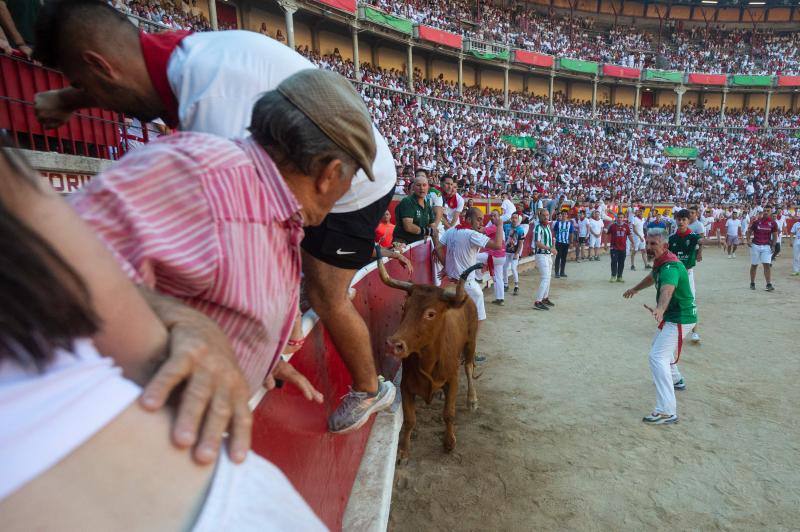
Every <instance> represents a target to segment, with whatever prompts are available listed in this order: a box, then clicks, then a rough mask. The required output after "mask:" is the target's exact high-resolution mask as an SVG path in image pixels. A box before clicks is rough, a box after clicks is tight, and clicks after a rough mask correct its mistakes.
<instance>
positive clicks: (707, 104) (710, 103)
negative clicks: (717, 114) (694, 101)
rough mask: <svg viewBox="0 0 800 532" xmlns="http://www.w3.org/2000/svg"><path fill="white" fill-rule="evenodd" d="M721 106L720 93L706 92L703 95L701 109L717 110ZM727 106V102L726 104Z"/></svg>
mask: <svg viewBox="0 0 800 532" xmlns="http://www.w3.org/2000/svg"><path fill="white" fill-rule="evenodd" d="M721 106H722V93H721V92H706V93H703V107H704V108H706V109H714V108H716V109H719V108H720V107H721ZM726 106H727V102H726Z"/></svg>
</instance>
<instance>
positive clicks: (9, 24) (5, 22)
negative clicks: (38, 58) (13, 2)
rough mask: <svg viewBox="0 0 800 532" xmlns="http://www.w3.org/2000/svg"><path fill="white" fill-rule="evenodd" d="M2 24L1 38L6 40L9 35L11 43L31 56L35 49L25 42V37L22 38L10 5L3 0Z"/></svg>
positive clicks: (1, 0)
mask: <svg viewBox="0 0 800 532" xmlns="http://www.w3.org/2000/svg"><path fill="white" fill-rule="evenodd" d="M0 26H1V27H2V31H0V38H2V39H3V40H5V39H6V37H7V38H8V42H9V43H10V44H12V45H14V47H15V48H17V49H18V50H19V51H21V52H22V53H24V54H25V55H27V56H28V57H29V58H30V56H31V55H32V53H33V51H32V50H31V48H30V46H28V45H27V44H26V43H25V39H23V38H22V35H21V34H20V33H19V30H17V25H16V24H14V19H13V18H12V17H11V12H10V11H9V10H8V6H7V5H6V3H5V2H4V1H3V0H0Z"/></svg>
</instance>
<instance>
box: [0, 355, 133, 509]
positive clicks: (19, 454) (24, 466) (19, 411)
mask: <svg viewBox="0 0 800 532" xmlns="http://www.w3.org/2000/svg"><path fill="white" fill-rule="evenodd" d="M140 393H141V389H140V388H139V387H138V386H137V385H136V384H134V383H132V382H131V381H129V380H127V379H125V378H124V377H122V370H121V369H120V368H118V367H116V366H114V361H113V360H112V359H110V358H105V357H102V356H100V354H99V353H98V352H97V350H96V349H95V348H94V345H93V344H92V342H91V341H89V340H78V341H76V342H75V343H74V349H73V352H67V351H63V350H58V351H56V353H55V356H54V358H53V361H52V362H51V363H50V364H49V365H48V366H47V368H46V369H45V371H44V372H42V373H40V372H38V371H37V370H36V368H28V369H25V368H23V367H21V366H20V365H19V364H18V363H17V362H16V361H14V360H10V359H4V360H0V471H2V473H1V474H0V500H2V499H4V498H5V497H7V496H9V495H10V494H11V493H13V492H14V491H16V490H17V489H19V488H21V487H22V486H23V485H24V484H26V483H27V482H29V481H31V480H33V479H34V478H35V477H36V476H38V475H40V474H41V473H43V472H45V471H47V470H48V469H50V468H51V467H53V466H54V465H55V464H56V463H58V461H59V460H61V459H63V458H64V457H65V456H67V455H68V454H69V453H70V452H72V451H73V450H75V449H76V448H78V447H79V446H80V445H82V444H83V443H84V442H86V441H87V440H88V439H89V438H91V437H92V436H93V435H94V434H95V433H96V432H98V431H99V430H100V429H102V428H103V427H104V426H105V425H107V424H108V423H109V422H111V420H113V419H114V418H115V417H117V416H118V415H119V414H120V413H121V412H122V411H123V410H125V408H127V407H128V405H130V404H131V403H132V402H133V401H135V400H136V398H137V397H138V396H139V394H140Z"/></svg>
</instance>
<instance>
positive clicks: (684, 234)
mask: <svg viewBox="0 0 800 532" xmlns="http://www.w3.org/2000/svg"><path fill="white" fill-rule="evenodd" d="M675 234H676V235H678V236H679V237H681V238H683V237H685V236H686V235H690V234H692V230H691V229H689V228H688V227H687V228H686V231H685V232H683V233H681V230H680V229H678V230H677V231H675Z"/></svg>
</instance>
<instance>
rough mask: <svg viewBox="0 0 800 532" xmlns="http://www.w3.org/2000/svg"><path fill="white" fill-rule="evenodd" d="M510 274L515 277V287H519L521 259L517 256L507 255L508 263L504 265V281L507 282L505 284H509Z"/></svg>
mask: <svg viewBox="0 0 800 532" xmlns="http://www.w3.org/2000/svg"><path fill="white" fill-rule="evenodd" d="M512 257H514V258H512ZM509 273H510V274H513V275H514V286H519V259H518V258H517V257H516V256H515V255H506V262H505V264H504V265H503V281H505V284H508V275H509Z"/></svg>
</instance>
